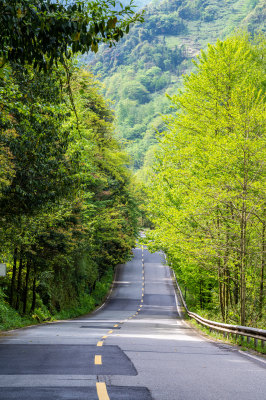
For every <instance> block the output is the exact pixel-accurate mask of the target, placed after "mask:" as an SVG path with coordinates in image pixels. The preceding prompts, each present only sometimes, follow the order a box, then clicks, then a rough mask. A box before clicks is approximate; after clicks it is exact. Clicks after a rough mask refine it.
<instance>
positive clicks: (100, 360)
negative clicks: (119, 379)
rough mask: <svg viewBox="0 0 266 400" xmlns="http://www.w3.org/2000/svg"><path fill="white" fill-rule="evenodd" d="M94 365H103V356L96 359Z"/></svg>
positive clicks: (97, 356)
mask: <svg viewBox="0 0 266 400" xmlns="http://www.w3.org/2000/svg"><path fill="white" fill-rule="evenodd" d="M94 364H95V365H102V356H99V355H98V354H97V355H96V356H95V357H94Z"/></svg>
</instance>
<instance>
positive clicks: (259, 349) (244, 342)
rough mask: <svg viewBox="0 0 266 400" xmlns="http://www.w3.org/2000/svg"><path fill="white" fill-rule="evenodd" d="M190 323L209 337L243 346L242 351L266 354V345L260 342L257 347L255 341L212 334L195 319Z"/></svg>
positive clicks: (212, 332) (215, 332) (216, 333)
mask: <svg viewBox="0 0 266 400" xmlns="http://www.w3.org/2000/svg"><path fill="white" fill-rule="evenodd" d="M189 323H190V324H191V325H193V327H195V328H196V329H198V330H200V331H201V332H203V333H205V334H207V335H208V336H210V337H212V338H213V339H216V340H221V341H223V342H225V343H229V344H233V345H237V346H241V350H244V351H245V350H248V349H251V350H255V351H257V352H258V353H261V354H266V347H265V345H264V347H262V345H261V342H260V341H258V343H257V346H255V344H254V341H253V339H251V340H250V342H249V343H248V339H247V337H243V338H242V340H241V339H240V338H239V337H238V338H237V339H236V338H235V337H231V336H230V337H226V336H224V335H223V333H221V332H217V331H211V332H210V330H209V328H207V327H205V326H204V325H201V324H198V323H197V322H196V321H195V320H193V319H190V320H189Z"/></svg>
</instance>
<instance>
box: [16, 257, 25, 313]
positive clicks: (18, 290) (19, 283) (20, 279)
mask: <svg viewBox="0 0 266 400" xmlns="http://www.w3.org/2000/svg"><path fill="white" fill-rule="evenodd" d="M22 270H23V250H22V249H20V254H19V269H18V282H17V301H16V307H15V308H16V310H18V309H19V303H20V297H21V281H22Z"/></svg>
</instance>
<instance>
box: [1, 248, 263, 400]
mask: <svg viewBox="0 0 266 400" xmlns="http://www.w3.org/2000/svg"><path fill="white" fill-rule="evenodd" d="M142 260H143V261H144V263H143V261H142ZM176 302H178V301H177V299H176V296H175V291H174V287H173V283H172V279H171V275H170V271H169V268H168V267H167V266H166V265H164V262H163V257H162V255H161V254H159V253H155V254H150V253H149V252H148V250H144V251H142V249H140V248H138V249H135V250H134V258H133V259H132V260H131V261H130V262H128V263H127V264H126V265H123V266H120V268H119V270H118V273H117V277H116V282H115V285H114V290H113V292H112V294H111V296H110V298H109V299H108V301H107V302H106V304H105V305H104V306H103V307H101V309H99V310H98V311H97V312H95V313H93V314H91V315H89V316H87V317H82V318H78V319H75V320H68V321H62V322H59V323H51V324H47V325H40V326H34V327H30V328H26V329H20V330H17V331H13V332H8V333H5V334H4V335H1V336H0V400H11V399H12V400H61V399H62V400H63V399H64V400H85V399H86V400H98V399H100V400H151V399H155V400H209V399H212V400H218V399H223V400H225V399H226V400H227V399H228V400H235V399H236V400H238V399H239V400H250V399H252V400H265V399H266V363H265V361H264V360H263V359H261V360H260V359H259V358H258V359H255V358H251V357H249V356H245V355H243V354H240V353H239V352H238V350H237V349H236V348H234V347H231V346H228V345H224V344H217V343H213V342H211V341H208V340H206V339H205V338H203V337H201V336H199V335H198V334H197V333H195V332H194V330H192V329H191V328H189V327H188V326H187V325H186V324H185V323H184V322H182V320H181V319H180V317H179V314H178V311H177V309H178V308H177V304H176Z"/></svg>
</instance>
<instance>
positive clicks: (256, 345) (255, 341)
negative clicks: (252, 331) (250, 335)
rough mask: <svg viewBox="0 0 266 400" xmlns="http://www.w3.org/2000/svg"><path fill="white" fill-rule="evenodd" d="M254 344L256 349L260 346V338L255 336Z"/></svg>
mask: <svg viewBox="0 0 266 400" xmlns="http://www.w3.org/2000/svg"><path fill="white" fill-rule="evenodd" d="M254 346H255V349H256V348H257V347H258V339H255V338H254Z"/></svg>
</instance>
